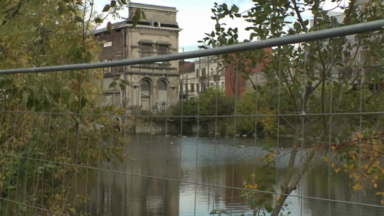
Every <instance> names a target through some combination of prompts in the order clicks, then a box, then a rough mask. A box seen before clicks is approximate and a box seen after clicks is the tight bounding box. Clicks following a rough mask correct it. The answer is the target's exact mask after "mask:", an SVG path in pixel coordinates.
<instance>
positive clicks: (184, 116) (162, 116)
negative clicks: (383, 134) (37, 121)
mask: <svg viewBox="0 0 384 216" xmlns="http://www.w3.org/2000/svg"><path fill="white" fill-rule="evenodd" d="M2 113H19V114H36V115H78V116H98V117H135V118H178V119H181V118H202V119H203V118H254V117H275V118H277V117H314V116H328V117H329V116H334V117H348V116H371V115H372V116H375V115H376V116H383V115H384V112H348V113H305V114H300V113H298V114H253V115H206V116H202V115H161V114H153V115H142V114H138V115H134V114H130V115H124V114H122V115H121V114H119V115H117V114H116V115H111V114H94V113H68V112H53V111H52V112H51V111H46V112H40V111H26V110H23V111H21V110H20V111H12V110H0V114H2Z"/></svg>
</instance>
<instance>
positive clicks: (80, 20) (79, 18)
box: [75, 16, 84, 22]
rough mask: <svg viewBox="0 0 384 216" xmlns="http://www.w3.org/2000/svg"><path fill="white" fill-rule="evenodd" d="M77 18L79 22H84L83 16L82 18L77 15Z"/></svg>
mask: <svg viewBox="0 0 384 216" xmlns="http://www.w3.org/2000/svg"><path fill="white" fill-rule="evenodd" d="M75 20H76V21H77V22H84V20H83V18H81V17H79V16H76V17H75Z"/></svg>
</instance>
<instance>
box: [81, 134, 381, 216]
mask: <svg viewBox="0 0 384 216" xmlns="http://www.w3.org/2000/svg"><path fill="white" fill-rule="evenodd" d="M237 142H238V143H237ZM265 142H271V144H272V145H273V140H269V141H268V140H259V141H258V145H257V146H256V145H255V143H254V141H253V140H252V139H241V138H240V139H238V140H233V139H232V140H228V139H220V140H215V139H214V138H196V137H194V138H192V137H191V138H185V137H182V138H181V137H165V136H164V135H163V136H159V135H148V134H147V135H145V134H142V135H133V136H132V139H131V145H130V146H129V147H127V148H126V149H125V153H126V154H128V155H129V156H131V157H133V158H134V159H135V161H133V162H125V163H124V164H121V165H119V166H113V165H111V164H109V163H103V164H102V168H103V169H108V167H109V168H110V169H111V170H115V171H118V172H111V171H99V172H95V173H92V175H90V176H89V181H88V182H79V184H78V185H79V186H78V187H79V191H81V192H80V193H82V194H86V192H85V191H87V193H88V197H89V198H90V199H91V201H90V203H88V204H87V205H86V206H82V207H80V209H79V210H81V211H83V212H84V211H86V212H87V213H89V214H90V215H96V216H111V215H130V216H131V215H132V216H136V215H148V216H158V215H166V216H173V215H175V216H176V215H183V216H187V215H209V213H210V212H211V211H212V210H213V209H226V210H227V212H229V213H230V212H232V213H234V215H240V213H242V212H247V213H249V212H250V210H249V206H248V205H247V204H246V203H245V200H244V199H243V198H241V197H240V194H241V190H233V189H231V188H226V187H225V186H227V187H228V186H229V187H240V188H241V187H242V184H243V178H244V177H247V176H249V175H250V174H252V172H255V173H257V174H260V175H262V174H263V173H265V171H264V170H262V169H260V168H259V167H255V165H254V161H255V158H257V157H259V156H260V155H262V154H263V150H262V146H263V145H264V144H265ZM239 143H241V145H244V146H245V148H236V145H238V144H239ZM281 144H282V145H284V143H283V142H281ZM288 159H289V154H287V155H286V156H284V157H282V158H281V160H280V161H279V162H278V163H277V164H276V166H277V167H278V169H273V170H272V172H273V173H276V175H277V181H278V182H279V183H280V182H281V181H282V179H283V177H284V175H285V173H286V167H285V166H286V164H287V160H288ZM297 164H299V161H297ZM122 173H126V174H122ZM327 178H328V175H327V168H326V167H325V168H324V167H315V168H313V169H312V171H311V173H310V174H309V175H308V176H304V177H303V180H302V184H301V185H299V186H298V188H297V190H295V191H293V192H292V195H304V196H312V197H322V198H327V197H328V190H327V188H328V181H327ZM347 179H348V176H347V175H346V174H343V173H341V172H339V173H338V174H337V175H333V176H332V181H331V199H337V200H345V201H348V200H350V199H349V194H348V193H349V189H348V185H347V184H346V182H347ZM194 182H199V183H203V185H201V184H198V185H196V184H194ZM81 185H83V187H81ZM85 186H87V190H85ZM80 189H82V190H80ZM376 190H377V189H376ZM376 190H373V189H372V190H367V195H365V196H363V197H362V202H364V203H379V201H378V200H377V199H378V198H379V197H377V196H375V194H374V193H375V191H376ZM383 190H384V188H383ZM355 201H358V200H355ZM286 203H288V204H289V206H288V209H289V211H291V215H303V216H317V215H318V216H320V215H331V214H332V215H340V216H353V215H359V214H357V213H359V211H360V209H359V206H351V205H347V204H343V203H332V204H331V205H329V203H328V202H326V201H319V200H313V199H300V198H297V197H290V198H288V200H287V202H286ZM362 211H363V212H365V213H366V214H367V215H384V211H383V210H382V209H377V208H372V207H371V208H367V207H362Z"/></svg>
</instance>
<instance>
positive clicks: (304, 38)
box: [0, 19, 384, 75]
mask: <svg viewBox="0 0 384 216" xmlns="http://www.w3.org/2000/svg"><path fill="white" fill-rule="evenodd" d="M383 27H384V19H383V20H377V21H372V22H366V23H360V24H354V25H349V26H343V27H337V28H332V29H326V30H320V31H315V32H310V33H306V34H299V35H291V36H285V37H280V38H273V39H268V40H262V41H255V42H249V43H242V44H235V45H231V46H223V47H218V48H213V49H206V50H198V51H191V52H185V53H184V52H183V53H175V54H168V55H161V56H153V57H146V58H138V59H124V60H116V61H109V62H99V63H83V64H72V65H58V66H48V67H35V68H23V69H6V70H0V75H3V74H13V73H37V72H55V71H67V70H84V69H94V68H104V67H116V66H128V65H137V64H149V63H154V62H162V61H171V60H180V59H190V58H197V57H203V56H213V55H221V54H228V53H236V52H242V51H249V50H256V49H263V48H268V47H276V46H282V45H287V44H294V43H301V42H309V41H315V40H321V39H327V38H332V37H341V36H346V35H354V34H360V33H366V32H372V31H378V30H382V29H383Z"/></svg>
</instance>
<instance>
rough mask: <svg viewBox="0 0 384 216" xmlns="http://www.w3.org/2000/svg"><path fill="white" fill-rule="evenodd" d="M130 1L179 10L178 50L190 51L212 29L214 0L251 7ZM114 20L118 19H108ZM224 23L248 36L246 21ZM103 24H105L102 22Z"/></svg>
mask: <svg viewBox="0 0 384 216" xmlns="http://www.w3.org/2000/svg"><path fill="white" fill-rule="evenodd" d="M109 2H110V0H96V4H95V5H96V7H97V10H98V11H101V10H102V9H103V7H104V5H105V4H107V3H109ZM132 2H136V3H144V4H154V5H162V6H170V7H176V8H177V10H178V11H179V12H178V14H177V22H178V24H179V27H180V28H182V29H183V30H182V31H181V32H180V37H179V44H180V45H179V46H180V47H179V50H180V52H182V50H183V48H184V51H186V52H187V51H192V50H197V49H198V43H197V41H198V40H201V39H202V38H204V37H205V33H210V32H211V31H212V30H213V29H214V25H215V23H214V21H213V20H212V19H211V16H212V12H211V8H213V6H214V2H217V3H218V4H222V3H226V4H228V5H229V6H231V5H232V4H236V5H237V6H238V7H239V8H240V10H239V11H240V12H243V11H246V10H248V9H250V8H252V5H253V2H252V0H134V1H132ZM330 7H333V5H331V4H326V5H325V8H330ZM121 15H122V16H124V17H127V16H128V10H127V9H126V10H124V11H123V12H121ZM310 16H311V15H310V12H305V14H304V17H303V18H309V17H310ZM110 21H111V22H115V21H118V20H110ZM225 23H226V24H227V25H228V26H229V27H238V28H239V39H240V40H243V39H247V38H249V32H247V31H244V29H245V27H247V26H249V24H248V23H246V22H243V21H239V20H238V19H235V20H231V19H228V20H226V21H225ZM104 25H105V24H104Z"/></svg>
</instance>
